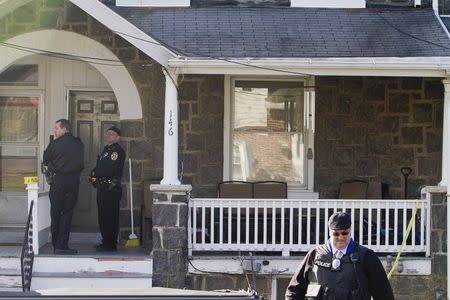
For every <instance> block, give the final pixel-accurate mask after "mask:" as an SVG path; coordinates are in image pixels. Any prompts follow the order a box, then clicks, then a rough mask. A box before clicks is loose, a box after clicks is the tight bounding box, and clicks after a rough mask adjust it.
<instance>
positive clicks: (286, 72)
mask: <svg viewBox="0 0 450 300" xmlns="http://www.w3.org/2000/svg"><path fill="white" fill-rule="evenodd" d="M169 67H170V68H174V69H176V70H177V72H178V73H184V74H225V75H271V76H274V75H283V76H302V75H303V76H311V75H313V76H398V77H447V76H449V75H450V57H407V58H399V57H353V58H298V59H286V58H267V59H265V58H224V59H205V58H177V59H171V60H169Z"/></svg>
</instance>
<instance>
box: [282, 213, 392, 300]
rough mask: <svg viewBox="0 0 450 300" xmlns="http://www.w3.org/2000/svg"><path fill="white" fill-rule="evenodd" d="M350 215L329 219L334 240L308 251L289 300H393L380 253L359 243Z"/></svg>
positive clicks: (289, 289)
mask: <svg viewBox="0 0 450 300" xmlns="http://www.w3.org/2000/svg"><path fill="white" fill-rule="evenodd" d="M351 224H352V223H351V219H350V216H349V215H348V214H347V213H344V212H337V213H334V214H333V215H332V216H331V217H330V219H329V220H328V227H329V229H330V239H329V240H328V242H327V243H326V244H323V245H319V246H317V247H316V248H314V249H312V250H311V251H309V252H308V254H307V255H306V257H305V258H304V259H303V261H302V263H301V264H300V266H299V268H298V270H297V271H296V272H295V274H294V276H293V277H292V279H291V282H290V283H289V285H288V287H287V290H286V295H285V299H323V300H327V299H332V300H357V299H358V300H369V299H370V297H373V299H374V300H381V299H382V300H391V299H394V296H393V293H392V288H391V285H390V284H389V281H388V279H387V276H386V273H385V271H384V268H383V266H382V264H381V262H380V260H379V259H378V257H377V256H376V254H375V253H374V252H373V251H372V250H370V249H368V248H366V247H363V246H360V245H358V244H356V243H355V242H354V241H353V239H352V238H351V235H350V227H351Z"/></svg>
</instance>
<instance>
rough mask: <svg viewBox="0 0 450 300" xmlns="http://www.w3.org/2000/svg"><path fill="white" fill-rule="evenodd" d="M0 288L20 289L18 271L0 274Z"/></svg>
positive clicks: (3, 289)
mask: <svg viewBox="0 0 450 300" xmlns="http://www.w3.org/2000/svg"><path fill="white" fill-rule="evenodd" d="M0 289H1V290H2V291H13V290H17V289H20V290H22V276H21V275H20V273H19V274H15V273H14V272H11V274H0Z"/></svg>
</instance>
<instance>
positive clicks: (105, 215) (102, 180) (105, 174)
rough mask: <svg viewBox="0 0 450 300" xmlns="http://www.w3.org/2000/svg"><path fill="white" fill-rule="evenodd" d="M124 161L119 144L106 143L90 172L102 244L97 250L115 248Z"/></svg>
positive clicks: (123, 154)
mask: <svg viewBox="0 0 450 300" xmlns="http://www.w3.org/2000/svg"><path fill="white" fill-rule="evenodd" d="M124 162H125V151H124V150H123V149H122V147H121V146H120V145H119V144H117V143H114V144H111V145H106V146H105V147H104V148H103V151H102V153H101V154H100V155H99V156H98V157H97V164H96V166H95V169H94V170H93V171H92V173H91V178H92V177H94V178H95V179H96V187H97V206H98V225H99V227H100V233H101V234H102V244H101V245H99V246H98V247H97V250H99V251H114V250H117V237H118V234H119V211H120V199H121V198H122V185H121V182H120V181H121V178H122V172H123V166H124Z"/></svg>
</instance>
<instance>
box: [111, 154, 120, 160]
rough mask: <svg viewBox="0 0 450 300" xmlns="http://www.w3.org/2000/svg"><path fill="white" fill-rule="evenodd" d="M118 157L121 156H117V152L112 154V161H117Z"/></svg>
mask: <svg viewBox="0 0 450 300" xmlns="http://www.w3.org/2000/svg"><path fill="white" fill-rule="evenodd" d="M118 157H119V154H117V152H113V153H111V160H117V158H118Z"/></svg>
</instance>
